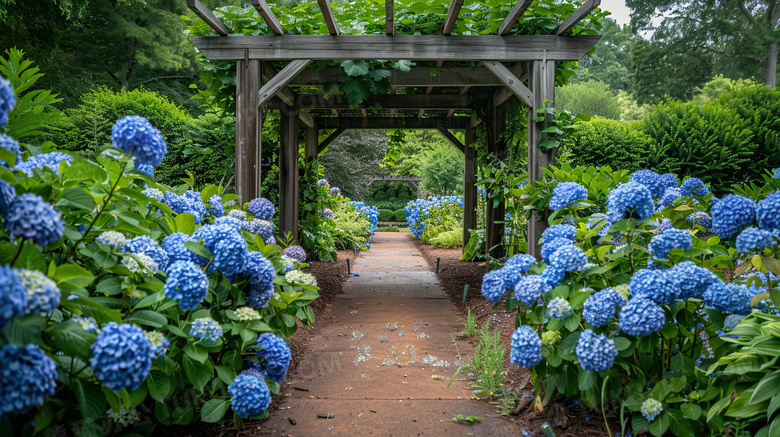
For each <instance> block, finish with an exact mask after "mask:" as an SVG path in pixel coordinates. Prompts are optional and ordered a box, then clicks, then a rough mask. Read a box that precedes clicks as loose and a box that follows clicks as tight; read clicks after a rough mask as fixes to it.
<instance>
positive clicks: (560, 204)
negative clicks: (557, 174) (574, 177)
mask: <svg viewBox="0 0 780 437" xmlns="http://www.w3.org/2000/svg"><path fill="white" fill-rule="evenodd" d="M587 198H588V189H587V188H585V187H583V186H582V185H580V184H578V183H576V182H559V183H558V185H556V186H555V188H553V192H552V198H550V203H549V204H548V205H547V207H548V208H550V209H551V210H553V211H557V210H559V209H562V208H565V207H567V206H569V205H571V204H572V203H574V202H576V201H578V200H580V199H587Z"/></svg>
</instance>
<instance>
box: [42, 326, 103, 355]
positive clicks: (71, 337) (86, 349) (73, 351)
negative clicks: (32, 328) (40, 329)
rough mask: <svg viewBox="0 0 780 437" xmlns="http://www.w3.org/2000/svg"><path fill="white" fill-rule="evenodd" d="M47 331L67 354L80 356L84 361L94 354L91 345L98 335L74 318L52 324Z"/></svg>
mask: <svg viewBox="0 0 780 437" xmlns="http://www.w3.org/2000/svg"><path fill="white" fill-rule="evenodd" d="M46 333H47V334H48V335H50V336H51V338H52V340H53V343H54V344H56V345H57V347H58V348H59V349H60V350H62V351H63V352H64V353H65V354H66V355H68V356H71V357H79V358H81V359H83V360H84V361H87V360H89V358H90V357H91V356H92V351H91V350H90V347H91V346H92V343H94V342H95V339H96V338H97V335H96V334H95V333H94V332H89V331H86V330H84V328H82V327H81V325H79V324H78V323H77V322H75V321H74V320H73V319H70V320H66V321H64V322H62V323H57V324H55V325H52V326H51V328H49V329H48V330H47V331H46Z"/></svg>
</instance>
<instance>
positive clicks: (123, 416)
mask: <svg viewBox="0 0 780 437" xmlns="http://www.w3.org/2000/svg"><path fill="white" fill-rule="evenodd" d="M106 414H108V417H109V418H110V419H111V420H113V421H114V422H115V423H116V424H118V425H122V426H128V425H132V424H134V423H136V422H138V421H139V420H141V416H140V415H139V414H138V410H136V409H135V408H130V409H127V408H125V405H124V403H121V404H120V405H119V412H118V413H117V412H115V411H114V410H113V409H112V408H109V409H108V411H106Z"/></svg>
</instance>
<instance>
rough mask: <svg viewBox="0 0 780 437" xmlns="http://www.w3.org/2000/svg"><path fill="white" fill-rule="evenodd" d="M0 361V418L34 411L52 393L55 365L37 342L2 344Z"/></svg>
mask: <svg viewBox="0 0 780 437" xmlns="http://www.w3.org/2000/svg"><path fill="white" fill-rule="evenodd" d="M0 363H3V366H2V369H0V420H7V419H10V418H11V417H12V416H15V415H17V414H23V413H28V412H31V411H34V410H36V409H37V408H38V407H40V406H41V405H43V402H44V401H45V400H46V398H48V397H50V396H53V395H54V390H55V389H56V388H57V365H56V364H55V363H54V360H52V359H51V358H49V357H48V356H47V355H46V354H45V353H44V352H43V351H42V350H41V348H40V347H38V346H37V345H34V344H31V345H29V346H27V347H23V348H21V347H19V346H17V345H15V344H6V345H4V346H3V347H2V348H0Z"/></svg>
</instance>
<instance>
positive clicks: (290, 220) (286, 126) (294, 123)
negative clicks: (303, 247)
mask: <svg viewBox="0 0 780 437" xmlns="http://www.w3.org/2000/svg"><path fill="white" fill-rule="evenodd" d="M279 137H280V138H279V139H280V145H279V235H280V236H283V237H286V236H287V233H288V232H289V233H290V234H291V236H292V238H293V239H294V240H296V241H297V240H298V114H297V111H296V109H295V108H294V107H289V106H288V107H285V108H283V109H282V110H281V111H280V128H279Z"/></svg>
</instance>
